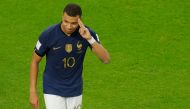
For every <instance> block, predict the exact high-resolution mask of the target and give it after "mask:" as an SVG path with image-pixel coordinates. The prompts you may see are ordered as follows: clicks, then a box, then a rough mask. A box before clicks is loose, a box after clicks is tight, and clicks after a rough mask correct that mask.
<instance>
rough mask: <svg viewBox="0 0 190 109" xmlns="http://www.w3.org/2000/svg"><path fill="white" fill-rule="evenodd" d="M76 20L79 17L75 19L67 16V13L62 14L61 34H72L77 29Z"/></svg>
mask: <svg viewBox="0 0 190 109" xmlns="http://www.w3.org/2000/svg"><path fill="white" fill-rule="evenodd" d="M78 18H80V16H79V15H78V16H76V17H72V16H69V15H67V13H64V14H63V16H62V24H61V27H62V30H63V32H65V33H66V34H72V33H73V32H74V31H75V30H76V29H77V27H78Z"/></svg>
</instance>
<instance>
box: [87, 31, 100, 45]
mask: <svg viewBox="0 0 190 109" xmlns="http://www.w3.org/2000/svg"><path fill="white" fill-rule="evenodd" d="M88 29H89V28H88ZM89 31H90V34H91V36H92V37H93V38H94V39H95V40H96V42H98V43H99V44H100V39H99V36H98V34H97V33H96V32H94V31H93V30H91V29H89ZM89 46H90V48H92V47H91V45H90V44H89Z"/></svg>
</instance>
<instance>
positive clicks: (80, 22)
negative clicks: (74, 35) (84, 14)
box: [78, 18, 85, 28]
mask: <svg viewBox="0 0 190 109" xmlns="http://www.w3.org/2000/svg"><path fill="white" fill-rule="evenodd" d="M78 24H79V26H80V27H81V28H85V26H84V24H83V22H82V21H81V19H80V18H79V19H78Z"/></svg>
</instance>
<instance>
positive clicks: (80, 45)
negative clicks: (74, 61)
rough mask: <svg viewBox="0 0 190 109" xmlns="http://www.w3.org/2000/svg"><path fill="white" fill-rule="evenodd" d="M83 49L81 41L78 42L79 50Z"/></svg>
mask: <svg viewBox="0 0 190 109" xmlns="http://www.w3.org/2000/svg"><path fill="white" fill-rule="evenodd" d="M81 48H82V43H81V42H80V41H78V42H77V50H81Z"/></svg>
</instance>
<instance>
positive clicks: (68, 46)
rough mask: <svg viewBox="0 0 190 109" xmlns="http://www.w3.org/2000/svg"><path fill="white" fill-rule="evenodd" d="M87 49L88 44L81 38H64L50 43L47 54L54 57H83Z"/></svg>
mask: <svg viewBox="0 0 190 109" xmlns="http://www.w3.org/2000/svg"><path fill="white" fill-rule="evenodd" d="M87 48H88V43H87V41H86V40H85V39H83V38H79V37H78V38H77V37H64V38H59V39H56V40H54V41H52V44H51V46H50V47H49V52H48V54H51V55H52V56H56V57H67V56H74V57H78V56H80V55H84V54H85V52H86V49H87Z"/></svg>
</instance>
